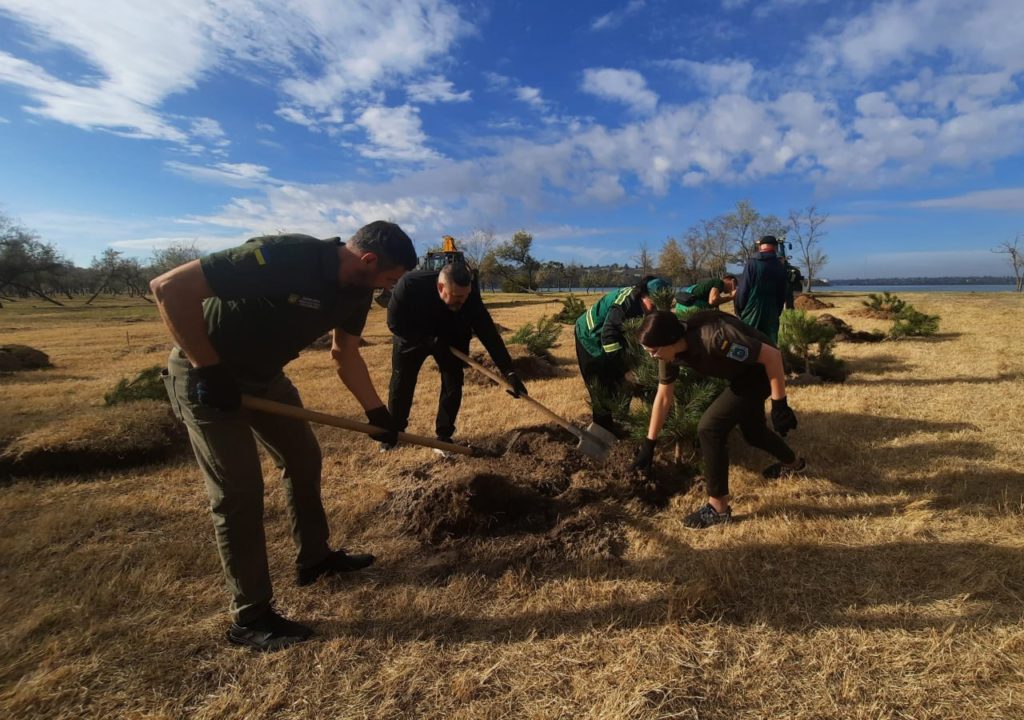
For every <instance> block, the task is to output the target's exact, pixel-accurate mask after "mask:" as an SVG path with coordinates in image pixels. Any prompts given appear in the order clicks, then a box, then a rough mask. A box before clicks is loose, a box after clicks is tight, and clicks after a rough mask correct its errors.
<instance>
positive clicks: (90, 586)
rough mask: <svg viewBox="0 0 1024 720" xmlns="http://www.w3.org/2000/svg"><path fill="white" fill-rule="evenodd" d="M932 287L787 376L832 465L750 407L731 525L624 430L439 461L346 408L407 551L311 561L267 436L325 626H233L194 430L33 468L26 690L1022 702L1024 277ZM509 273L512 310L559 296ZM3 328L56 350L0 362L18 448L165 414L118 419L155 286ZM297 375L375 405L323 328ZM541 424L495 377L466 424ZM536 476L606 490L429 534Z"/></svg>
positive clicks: (383, 523)
mask: <svg viewBox="0 0 1024 720" xmlns="http://www.w3.org/2000/svg"><path fill="white" fill-rule="evenodd" d="M863 297H864V296H857V295H843V296H836V297H831V298H828V299H829V300H831V301H832V302H835V303H836V305H837V307H836V308H835V309H832V310H827V311H825V312H830V313H832V314H835V315H838V316H840V317H842V318H843V319H845V320H847V321H848V322H850V323H851V324H852V325H853V326H854V327H855V328H856V329H858V330H870V329H884V328H885V327H886V326H887V324H886V323H885V322H882V321H879V320H871V319H866V318H862V317H858V316H856V315H855V314H854V313H853V312H852V311H853V310H855V309H856V308H857V307H858V306H859V301H860V300H861V299H863ZM905 297H909V298H910V299H911V300H912V302H914V303H915V305H917V306H918V307H919V308H920V309H922V310H924V311H925V312H930V313H937V314H939V315H941V317H942V324H941V330H940V333H941V334H940V335H939V336H938V337H935V338H930V339H927V340H907V341H902V342H883V343H879V344H872V345H851V344H841V345H840V346H839V351H838V354H839V356H840V357H842V358H844V359H845V360H847V362H848V363H849V365H850V367H851V369H852V374H851V376H850V378H849V380H848V381H847V382H846V383H845V384H840V385H821V386H807V387H794V388H791V391H790V399H791V405H792V406H793V408H794V409H795V411H796V413H797V415H798V417H799V420H800V427H799V429H798V430H797V431H795V432H794V433H793V434H792V435H791V436H790V438H791V441H792V444H793V445H794V447H795V448H797V449H798V451H799V452H800V453H801V454H803V455H805V456H806V457H807V458H808V461H809V463H810V472H809V474H808V475H807V476H806V477H803V478H799V479H794V480H786V481H781V482H769V481H765V480H763V479H761V476H760V469H761V468H762V467H763V466H764V465H766V464H768V463H769V462H770V460H769V458H767V457H765V456H763V455H761V454H759V453H758V452H756V451H753V450H750V449H747V448H745V447H744V446H743V443H742V440H741V439H740V438H739V437H738V435H737V437H736V438H735V439H734V441H733V449H734V451H733V463H734V471H733V474H732V481H731V484H732V489H733V493H734V501H733V507H734V516H736V517H737V519H738V520H739V522H736V523H734V524H732V525H730V526H726V527H718V528H712V529H710V530H706V531H702V532H693V531H688V530H685V529H684V528H683V527H682V526H681V525H680V523H679V519H680V517H681V516H682V515H683V513H684V512H687V511H688V510H690V509H691V508H693V507H695V506H696V505H698V504H699V503H700V502H701V497H700V492H699V489H698V488H694V489H692V490H690V491H689V492H687V493H680V494H678V495H675V496H674V497H672V498H671V500H670V501H669V503H668V505H667V506H666V507H652V506H650V505H648V504H646V503H644V502H642V501H641V500H637V499H635V498H632V496H631V495H630V493H629V492H628V487H629V480H628V479H627V478H626V477H625V475H624V474H622V473H620V472H619V468H621V467H623V466H624V465H625V464H626V462H627V461H628V458H629V456H630V454H631V452H632V449H631V448H627V447H624V448H621V449H618V450H617V452H616V454H615V456H614V457H613V458H612V463H611V464H610V465H609V466H608V467H607V468H595V467H592V466H590V465H589V464H588V463H589V461H585V460H581V459H580V458H578V457H576V456H575V455H574V453H573V451H572V450H571V447H570V445H569V444H568V443H563V442H562V441H561V438H560V437H559V436H557V435H551V436H549V435H545V434H544V433H542V432H539V431H537V430H536V429H535V430H533V431H530V432H527V433H526V434H525V435H524V440H523V443H524V444H523V445H522V446H519V450H516V451H514V452H510V454H509V458H508V462H497V463H495V462H491V463H485V462H484V461H479V460H472V459H470V460H456V461H443V460H439V459H438V458H437V457H436V456H435V455H433V454H432V453H431V452H430V451H429V450H426V449H421V448H413V447H407V448H401V449H399V450H398V451H396V452H394V453H390V454H388V455H381V454H379V453H378V451H377V447H376V445H375V444H374V443H373V442H372V441H370V440H369V439H367V438H365V437H363V436H361V435H356V434H349V433H345V432H343V431H340V430H335V429H330V428H319V429H318V431H317V432H318V435H319V437H320V439H321V443H322V446H323V450H324V456H325V463H324V482H323V495H324V501H325V505H326V507H327V511H328V515H329V517H330V519H331V523H332V528H333V532H334V541H335V542H336V543H339V544H344V545H345V546H347V547H351V548H356V549H367V550H370V551H372V552H374V553H376V554H377V555H378V557H379V561H378V564H377V565H375V566H374V567H373V568H372V569H371V570H370V571H369V572H367V573H365V574H362V575H360V576H359V577H351V578H344V579H337V580H331V581H323V582H320V583H318V584H316V585H314V586H311V587H308V588H301V589H300V588H297V587H296V586H295V585H294V582H293V579H292V562H293V558H292V547H291V540H290V536H289V532H288V521H287V516H286V511H285V505H284V502H283V498H282V491H281V488H280V485H279V483H278V482H277V480H276V474H277V473H276V470H275V469H274V468H273V465H272V463H271V462H270V461H269V459H267V460H266V463H265V465H264V469H265V473H266V476H267V508H266V525H267V539H268V544H269V551H270V560H271V569H272V573H273V576H274V579H275V590H276V595H277V603H278V606H279V607H280V608H281V609H282V610H283V611H284V612H285V613H286V614H288V615H290V616H292V617H294V618H296V619H300V620H305V621H308V622H310V623H311V624H312V625H313V626H314V627H315V628H316V630H317V636H316V637H315V638H314V641H312V642H310V643H308V644H305V645H303V646H298V647H296V648H293V649H290V650H287V651H284V652H279V653H273V654H267V655H256V654H252V653H250V652H248V651H246V650H243V649H240V648H236V647H233V646H230V645H228V644H227V643H226V642H225V641H224V640H223V632H224V629H225V627H226V623H227V619H228V618H227V614H226V612H225V608H226V604H227V596H226V594H225V592H224V590H223V583H222V576H221V570H220V565H219V561H218V559H217V554H216V549H215V545H214V541H213V532H212V527H211V523H210V520H209V516H208V511H207V509H206V505H207V500H206V496H205V492H204V490H203V485H202V482H201V480H200V478H199V474H198V470H197V468H196V467H195V464H194V462H193V461H192V460H191V458H190V457H189V456H188V455H187V454H180V455H177V456H175V457H173V458H172V459H170V460H164V461H161V462H156V463H151V464H149V465H145V466H137V467H134V468H129V469H120V470H118V469H109V470H90V471H89V472H87V473H81V472H78V473H76V472H75V471H74V470H73V469H72V470H69V471H68V472H66V473H65V474H64V475H63V476H61V477H18V478H15V479H14V481H11V482H6V483H5V484H2V485H0V717H2V718H48V719H49V720H59V719H63V718H466V719H469V718H473V719H476V718H578V717H587V718H636V719H641V718H643V719H654V718H701V719H711V718H730V719H734V718H806V719H811V718H815V719H817V718H864V719H865V720H867V719H871V720H875V719H878V718H894V719H895V718H914V719H915V720H921V719H924V718H958V719H960V718H978V719H981V718H986V719H994V718H1004V719H1006V720H1018V719H1019V718H1022V717H1024V475H1022V473H1021V468H1022V467H1024V440H1022V424H1024V420H1022V417H1024V411H1022V408H1024V339H1022V336H1024V320H1022V318H1024V297H1020V296H1015V295H1011V294H1005V293H1000V294H970V293H949V294H928V295H918V294H913V295H910V294H908V295H906V296H905ZM487 301H488V303H489V304H491V306H492V308H493V315H494V317H495V320H496V321H497V322H499V323H500V324H502V325H504V326H505V327H508V328H516V327H518V326H519V325H521V324H523V323H524V322H527V321H532V320H535V319H536V318H538V317H539V316H540V315H541V314H544V313H551V312H554V311H555V310H556V308H557V304H554V303H550V302H545V301H543V300H541V299H538V298H533V297H524V296H508V295H499V296H491V297H488V298H487ZM136 302H137V303H138V305H136V304H135V303H136ZM383 315H384V313H383V311H382V310H380V309H379V308H377V307H376V306H375V307H374V310H373V311H372V313H371V317H370V321H369V323H368V327H367V332H366V340H368V341H369V342H370V343H371V345H370V346H369V347H366V348H364V357H366V359H367V362H368V364H369V365H370V367H371V371H372V374H373V377H374V381H375V383H376V384H377V387H378V389H379V390H380V391H381V392H385V391H386V386H387V378H388V375H389V372H390V345H389V338H388V335H387V330H386V327H385V325H384V322H383ZM0 343H22V344H27V345H31V346H33V347H36V348H39V349H41V350H43V351H45V352H47V353H48V354H49V355H50V357H51V360H52V361H53V363H54V365H55V367H54V368H52V369H48V370H42V371H33V372H24V373H16V374H10V375H5V376H2V377H0V398H2V400H0V410H2V412H0V439H2V441H3V443H4V444H7V445H8V448H9V449H10V447H13V446H17V444H18V443H20V444H21V446H25V445H26V444H30V443H33V442H34V443H36V445H41V446H42V447H45V448H51V447H52V448H54V452H56V451H57V449H58V448H64V449H66V448H67V447H68V446H69V443H70V444H73V441H74V440H75V438H76V437H78V439H79V440H81V439H82V437H81V436H83V435H85V436H86V437H85V439H86V440H87V439H88V438H89V437H93V436H103V437H104V438H106V439H105V442H108V443H112V444H114V445H116V444H117V443H119V442H127V440H126V439H125V438H127V436H128V435H129V434H130V433H131V432H133V429H135V430H137V429H138V423H145V422H148V420H147V418H148V417H151V416H153V412H152V408H150V411H147V412H141V411H127V412H136V415H135V416H132V417H133V418H134V420H132V421H131V422H121V423H120V424H119V423H118V422H115V420H114V418H115V417H117V413H119V412H125V411H118V410H117V409H106V408H103V407H102V405H103V400H102V397H103V393H104V392H106V391H107V390H109V389H110V388H111V387H112V386H113V385H114V384H115V383H116V382H117V381H118V380H119V379H121V378H122V377H125V376H128V375H131V374H134V373H135V372H137V371H139V370H141V369H143V368H146V367H149V366H151V365H154V364H158V363H162V362H164V360H165V358H166V354H167V350H168V348H169V343H168V339H167V335H166V333H165V331H164V330H163V327H162V326H161V325H160V323H159V321H158V319H157V317H156V313H155V310H154V309H153V308H152V306H146V305H143V303H141V302H140V301H126V300H117V299H107V300H106V301H105V304H102V305H101V306H99V307H97V308H91V309H90V308H82V307H69V308H67V309H61V308H56V307H41V306H37V304H36V303H33V302H20V303H16V304H11V305H8V306H7V307H5V308H4V309H2V310H0ZM475 347H478V346H475ZM555 354H556V356H557V358H558V360H559V361H560V367H561V369H562V370H564V372H563V373H562V375H561V376H559V377H555V378H551V379H545V380H538V381H535V382H532V383H529V387H530V389H531V392H532V393H533V395H534V396H535V397H537V398H539V399H540V400H542V401H543V402H545V403H547V404H549V405H550V406H551V407H552V408H553V409H554V410H555V411H556V412H561V413H563V414H565V415H568V416H569V417H570V418H573V419H576V420H583V419H584V418H586V402H585V392H584V388H583V384H582V382H581V380H580V379H579V377H578V376H577V375H576V373H575V359H574V350H573V345H572V335H571V329H570V328H566V329H565V330H564V331H563V336H562V341H561V344H560V345H559V346H558V347H557V348H556V349H555ZM467 372H470V371H467ZM289 374H290V375H291V377H292V378H293V379H294V380H295V382H296V384H297V386H298V387H299V389H300V390H301V392H302V393H303V396H304V399H305V402H306V405H307V406H308V407H311V408H314V409H318V410H323V411H326V412H333V413H339V414H345V415H349V416H354V417H360V418H361V413H359V412H357V407H356V405H355V403H354V401H353V400H352V399H351V397H350V396H348V394H347V393H346V392H345V391H344V388H343V387H342V386H341V384H340V383H339V382H338V380H337V378H336V376H335V375H334V373H333V370H332V369H331V367H330V362H329V357H328V356H327V354H326V352H323V351H317V352H307V353H306V354H304V355H303V356H302V357H301V358H300V359H299V360H297V361H296V362H294V363H293V364H292V366H290V371H289ZM438 384H439V376H438V375H437V373H436V371H434V370H433V369H432V365H431V363H430V361H428V364H427V365H426V366H425V369H424V372H423V374H422V375H421V382H420V387H419V390H418V394H417V404H416V405H415V407H414V412H413V416H412V426H411V428H410V430H411V431H412V432H422V433H424V434H432V430H433V414H434V410H435V407H436V398H437V390H438ZM157 412H159V411H157ZM542 422H543V419H542V418H541V417H539V416H538V415H536V414H535V413H534V412H532V411H531V410H530V408H529V407H528V406H525V405H524V404H522V403H518V404H517V402H516V401H514V400H512V399H511V398H509V397H508V396H507V395H505V394H504V393H503V392H502V391H501V390H499V389H497V388H496V387H488V386H482V385H477V384H470V383H467V385H466V392H465V399H464V402H463V409H462V414H461V415H460V423H459V434H458V437H459V438H460V439H463V440H476V441H479V442H497V441H500V439H501V438H503V437H507V436H508V433H510V432H511V431H513V430H514V429H516V428H536V426H537V425H539V424H542ZM119 438H120V439H119ZM47 443H49V444H47ZM531 465H532V466H536V468H540V469H539V470H536V471H534V470H531V469H530V467H531ZM530 472H533V473H534V474H535V475H536V474H537V473H541V474H543V473H548V474H549V475H550V482H551V483H554V484H555V485H557V486H558V492H560V493H561V492H562V491H565V493H571V492H574V491H576V492H578V493H583V492H584V490H587V491H588V492H590V493H591V496H593V497H596V498H597V499H596V500H595V501H594V502H593V503H591V504H589V505H585V506H583V507H582V509H579V511H578V512H575V513H574V514H573V516H572V517H571V518H569V520H566V519H565V518H562V517H547V518H546V519H545V520H544V521H543V522H540V521H539V522H538V523H537V524H535V525H523V526H509V527H506V528H491V529H490V530H487V529H483V530H481V529H480V528H477V529H476V531H474V532H468V531H467V532H464V533H462V535H461V536H460V535H459V534H457V533H456V534H454V536H452V537H445V536H444V534H443V533H441V534H439V535H437V534H435V535H434V536H432V537H431V536H428V535H427V534H425V533H424V532H422V531H421V530H422V527H423V523H422V517H421V516H420V515H417V512H418V511H422V510H423V509H424V507H426V506H425V505H424V498H430V497H433V498H434V499H435V500H437V501H438V502H440V501H441V500H444V499H445V498H444V497H441V496H440V495H438V494H437V491H438V489H439V488H444V487H447V486H446V483H447V482H449V481H450V480H452V479H453V478H463V479H465V478H471V477H477V476H480V475H483V474H488V473H490V474H491V475H495V474H496V475H501V476H503V477H505V478H507V479H513V480H514V479H515V476H516V475H517V474H520V473H530ZM620 475H621V478H620ZM578 486H579V487H578ZM616 488H618V489H619V490H622V492H618V491H617V490H616ZM432 492H433V493H434V495H431V493H432ZM553 496H554V492H553V493H552V497H553ZM579 496H582V495H579ZM591 496H587V497H591ZM559 497H564V494H563V495H559ZM448 499H449V500H451V499H452V498H451V497H449V498H448ZM557 502H561V500H559V501H557ZM557 502H556V500H555V499H552V500H551V502H550V508H555V509H556V510H557V508H558V507H568V505H558V504H557ZM550 508H549V509H550ZM576 509H578V508H576Z"/></svg>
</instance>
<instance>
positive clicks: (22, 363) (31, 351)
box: [0, 345, 53, 372]
mask: <svg viewBox="0 0 1024 720" xmlns="http://www.w3.org/2000/svg"><path fill="white" fill-rule="evenodd" d="M48 367H53V365H52V364H51V363H50V356H49V355H47V354H46V353H44V352H43V351H42V350H36V349H35V348H33V347H29V346H28V345H0V372H15V371H18V370H39V369H41V368H48Z"/></svg>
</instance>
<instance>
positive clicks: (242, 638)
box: [227, 609, 313, 652]
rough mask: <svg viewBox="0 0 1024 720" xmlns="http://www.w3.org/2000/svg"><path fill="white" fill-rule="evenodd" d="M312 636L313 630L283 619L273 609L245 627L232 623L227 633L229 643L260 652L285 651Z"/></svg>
mask: <svg viewBox="0 0 1024 720" xmlns="http://www.w3.org/2000/svg"><path fill="white" fill-rule="evenodd" d="M312 635H313V630H312V629H311V628H308V627H306V626H305V625H303V624H302V623H297V622H294V621H293V620H289V619H288V618H285V617H282V616H281V615H278V614H277V612H276V611H275V610H273V609H270V610H267V612H265V613H264V614H263V615H261V616H260V617H259V618H257V619H256V620H253V621H252V622H248V623H246V624H245V625H239V624H237V623H232V624H231V627H229V628H228V633H227V636H228V642H230V643H233V644H235V645H244V646H245V647H248V648H252V649H253V650H259V651H260V652H267V651H269V650H283V649H284V648H286V647H288V646H290V645H295V644H296V643H300V642H304V641H306V640H308V639H309V638H310V636H312Z"/></svg>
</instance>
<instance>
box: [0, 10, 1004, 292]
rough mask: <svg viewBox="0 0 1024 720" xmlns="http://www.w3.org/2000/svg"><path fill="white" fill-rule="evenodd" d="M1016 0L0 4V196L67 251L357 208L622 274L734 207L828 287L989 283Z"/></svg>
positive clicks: (363, 213) (999, 212)
mask: <svg viewBox="0 0 1024 720" xmlns="http://www.w3.org/2000/svg"><path fill="white" fill-rule="evenodd" d="M1022 28H1024V2H1021V0H972V2H963V0H901V1H881V2H875V3H869V2H859V1H858V2H849V1H843V0H832V1H831V2H826V1H824V0H760V1H755V0H615V1H601V0H594V1H593V2H587V3H582V2H581V3H572V2H568V3H557V2H550V0H548V1H547V2H533V1H522V2H485V1H479V2H456V3H450V2H445V1H444V0H375V1H374V2H363V1H357V0H303V1H302V2H287V3H282V2H272V1H269V0H217V1H215V0H175V2H171V3H140V2H136V1H134V0H104V1H103V2H100V1H99V0H0V208H2V210H3V211H4V212H6V213H7V214H8V215H10V216H12V217H14V218H16V219H18V220H20V221H21V222H22V224H24V225H26V226H28V227H30V228H33V229H35V230H36V231H38V232H39V233H40V235H41V236H42V237H43V238H44V239H46V240H49V241H52V242H54V243H55V244H56V245H57V246H58V247H59V248H60V249H61V250H62V251H63V252H64V253H65V254H66V255H68V256H69V257H71V258H72V259H73V260H75V261H76V262H78V263H80V264H85V263H87V262H88V261H89V259H90V258H91V257H92V256H94V255H97V254H99V253H100V252H101V251H102V250H103V249H104V248H105V247H108V246H113V247H115V248H117V249H120V250H124V251H125V252H127V253H130V254H133V255H138V256H140V257H146V256H147V255H149V254H150V253H151V252H152V249H153V248H154V247H159V246H162V245H166V244H167V243H169V242H173V241H175V240H186V241H195V242H197V243H198V244H199V245H201V246H202V247H204V248H208V249H216V248H222V247H228V246H231V245H234V244H237V243H239V242H241V241H243V240H245V239H246V238H248V237H250V236H252V235H256V234H263V233H270V232H277V231H290V232H306V233H309V234H313V235H318V236H323V237H327V236H331V235H342V236H345V235H348V234H350V233H351V232H352V231H354V230H355V229H356V228H358V227H359V226H361V225H363V224H365V223H366V222H370V221H372V220H376V219H391V220H394V221H396V222H399V223H401V224H402V226H403V227H405V228H406V230H407V231H409V233H410V234H411V235H412V236H413V237H414V239H415V240H416V241H417V244H418V246H419V247H420V248H421V249H422V248H424V247H426V245H428V244H432V243H436V242H437V240H438V239H439V238H440V236H441V235H442V234H452V235H455V236H456V237H457V238H458V237H460V236H465V235H468V234H469V233H471V232H472V231H473V230H474V229H476V228H489V229H493V230H494V231H495V232H496V233H497V234H498V236H499V237H507V236H509V235H510V234H511V233H512V232H514V231H516V230H518V229H520V228H525V229H527V230H529V231H530V232H532V233H533V234H534V237H535V254H536V255H537V256H539V257H541V258H544V259H558V260H563V261H568V260H576V261H579V262H584V263H591V262H620V263H621V262H629V261H630V260H631V259H632V258H633V257H634V256H635V255H636V253H637V249H638V247H639V245H640V243H641V242H643V241H646V242H647V244H648V247H649V248H650V249H651V250H652V251H656V250H657V249H658V248H659V247H660V246H661V244H662V242H663V241H664V240H665V238H667V237H669V236H674V237H680V236H681V235H682V234H683V233H684V232H685V231H686V229H687V228H689V227H690V226H691V225H693V224H695V223H696V222H697V221H698V220H701V219H710V218H712V217H714V216H716V215H719V214H721V213H724V212H728V211H729V210H730V209H732V208H733V206H734V205H735V203H736V201H738V200H741V199H748V200H750V201H751V202H752V203H753V204H754V206H755V207H756V208H757V209H758V210H760V211H762V212H764V213H774V214H776V215H779V216H781V217H785V216H786V215H787V214H788V212H789V210H790V209H801V208H805V207H807V206H809V205H815V206H816V207H817V208H818V210H819V211H821V212H825V213H828V214H829V215H830V219H829V221H828V223H827V224H826V229H827V230H828V236H827V237H826V239H825V249H826V251H827V252H828V253H829V255H830V257H831V263H830V265H829V266H828V267H827V268H826V270H825V273H824V274H825V276H826V277H854V276H861V277H867V276H873V277H878V276H889V275H954V274H990V273H991V274H1008V272H1009V270H1008V267H1007V265H1006V263H1005V258H1004V257H1003V256H998V255H994V254H993V253H991V252H990V250H991V249H992V248H994V247H996V246H997V245H999V244H1000V243H1001V242H1004V241H1007V240H1012V239H1013V238H1014V237H1015V236H1016V235H1017V234H1018V233H1020V232H1024V94H1022V92H1021V81H1022V79H1024V30H1022Z"/></svg>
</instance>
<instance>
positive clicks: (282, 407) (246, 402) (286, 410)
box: [242, 395, 484, 457]
mask: <svg viewBox="0 0 1024 720" xmlns="http://www.w3.org/2000/svg"><path fill="white" fill-rule="evenodd" d="M242 407H244V408H247V409H249V410H258V411H259V412H265V413H270V414H271V415H281V416H282V417H289V418H293V419H295V420H305V421H307V422H315V423H320V424H321V425H331V426H333V427H337V428H341V429H343V430H352V431H354V432H360V433H363V434H365V435H370V434H373V433H379V432H385V430H383V429H381V428H379V427H376V426H375V425H368V424H367V423H362V422H359V421H358V420H349V419H348V418H344V417H339V416H337V415H328V414H327V413H322V412H316V411H315V410H307V409H306V408H302V407H297V406H295V405H287V404H285V403H279V402H275V401H273V400H267V399H266V398H259V397H254V396H253V395H243V396H242ZM398 439H399V440H400V441H401V442H406V443H411V444H413V445H423V446H425V447H432V448H438V449H439V450H445V451H447V452H453V453H459V454H460V455H472V456H474V457H478V456H480V455H481V454H484V453H482V452H481V451H479V450H477V449H475V448H471V447H466V446H464V445H456V444H455V443H447V442H442V441H441V440H435V439H434V438H429V437H424V436H422V435H411V434H409V433H404V432H400V433H398Z"/></svg>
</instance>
